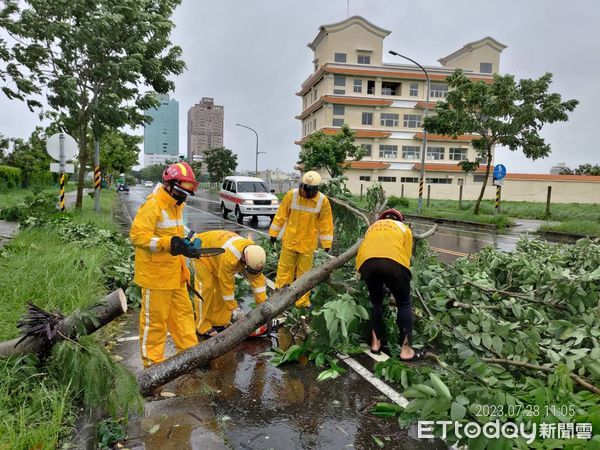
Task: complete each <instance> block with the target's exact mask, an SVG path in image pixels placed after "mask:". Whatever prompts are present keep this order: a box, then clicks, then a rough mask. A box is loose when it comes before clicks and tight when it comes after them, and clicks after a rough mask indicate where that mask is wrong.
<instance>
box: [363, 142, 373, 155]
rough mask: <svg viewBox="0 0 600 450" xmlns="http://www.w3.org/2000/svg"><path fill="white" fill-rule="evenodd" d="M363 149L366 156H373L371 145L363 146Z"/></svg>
mask: <svg viewBox="0 0 600 450" xmlns="http://www.w3.org/2000/svg"><path fill="white" fill-rule="evenodd" d="M361 147H362V149H363V150H364V152H365V156H371V144H362V145H361Z"/></svg>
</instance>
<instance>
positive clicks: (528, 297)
mask: <svg viewBox="0 0 600 450" xmlns="http://www.w3.org/2000/svg"><path fill="white" fill-rule="evenodd" d="M465 284H468V285H469V286H473V287H474V288H477V289H480V290H482V291H483V292H487V293H488V294H499V295H503V296H505V297H514V298H520V299H522V300H526V301H529V302H532V303H537V304H539V305H546V306H549V307H551V308H554V309H559V310H561V311H567V308H565V307H564V306H562V305H555V304H554V303H549V302H546V301H544V300H539V299H537V298H535V297H533V295H529V294H525V293H522V292H510V291H503V290H502V289H495V288H491V287H487V286H481V285H480V284H477V283H474V282H472V281H470V280H465Z"/></svg>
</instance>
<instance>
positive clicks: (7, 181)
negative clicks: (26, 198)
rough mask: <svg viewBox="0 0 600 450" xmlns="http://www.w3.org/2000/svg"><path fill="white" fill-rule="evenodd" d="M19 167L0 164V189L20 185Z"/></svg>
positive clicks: (14, 187)
mask: <svg viewBox="0 0 600 450" xmlns="http://www.w3.org/2000/svg"><path fill="white" fill-rule="evenodd" d="M21 182H22V176H21V169H19V168H17V167H11V166H0V191H5V190H8V189H16V188H19V187H21Z"/></svg>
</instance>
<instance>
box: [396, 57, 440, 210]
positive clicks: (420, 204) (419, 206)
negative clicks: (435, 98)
mask: <svg viewBox="0 0 600 450" xmlns="http://www.w3.org/2000/svg"><path fill="white" fill-rule="evenodd" d="M388 53H390V54H391V55H394V56H399V57H400V58H404V59H407V60H409V61H410V62H412V63H413V64H416V65H417V66H419V68H420V69H421V70H422V71H423V73H425V78H426V79H427V97H426V100H425V118H427V115H428V114H429V91H430V90H431V83H430V81H429V74H428V73H427V71H426V70H425V68H424V67H423V66H422V65H421V64H419V63H418V62H416V61H415V60H414V59H410V58H409V57H408V56H404V55H401V54H400V53H398V52H396V51H394V50H390V51H389V52H388ZM426 151H427V130H426V129H425V128H423V151H422V152H421V175H420V178H419V200H418V204H417V212H421V210H422V209H423V186H424V184H425V152H426Z"/></svg>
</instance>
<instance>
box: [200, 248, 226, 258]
mask: <svg viewBox="0 0 600 450" xmlns="http://www.w3.org/2000/svg"><path fill="white" fill-rule="evenodd" d="M199 250H200V257H201V258H206V257H209V256H218V255H221V254H223V253H225V249H224V248H221V247H208V248H201V249H199Z"/></svg>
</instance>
